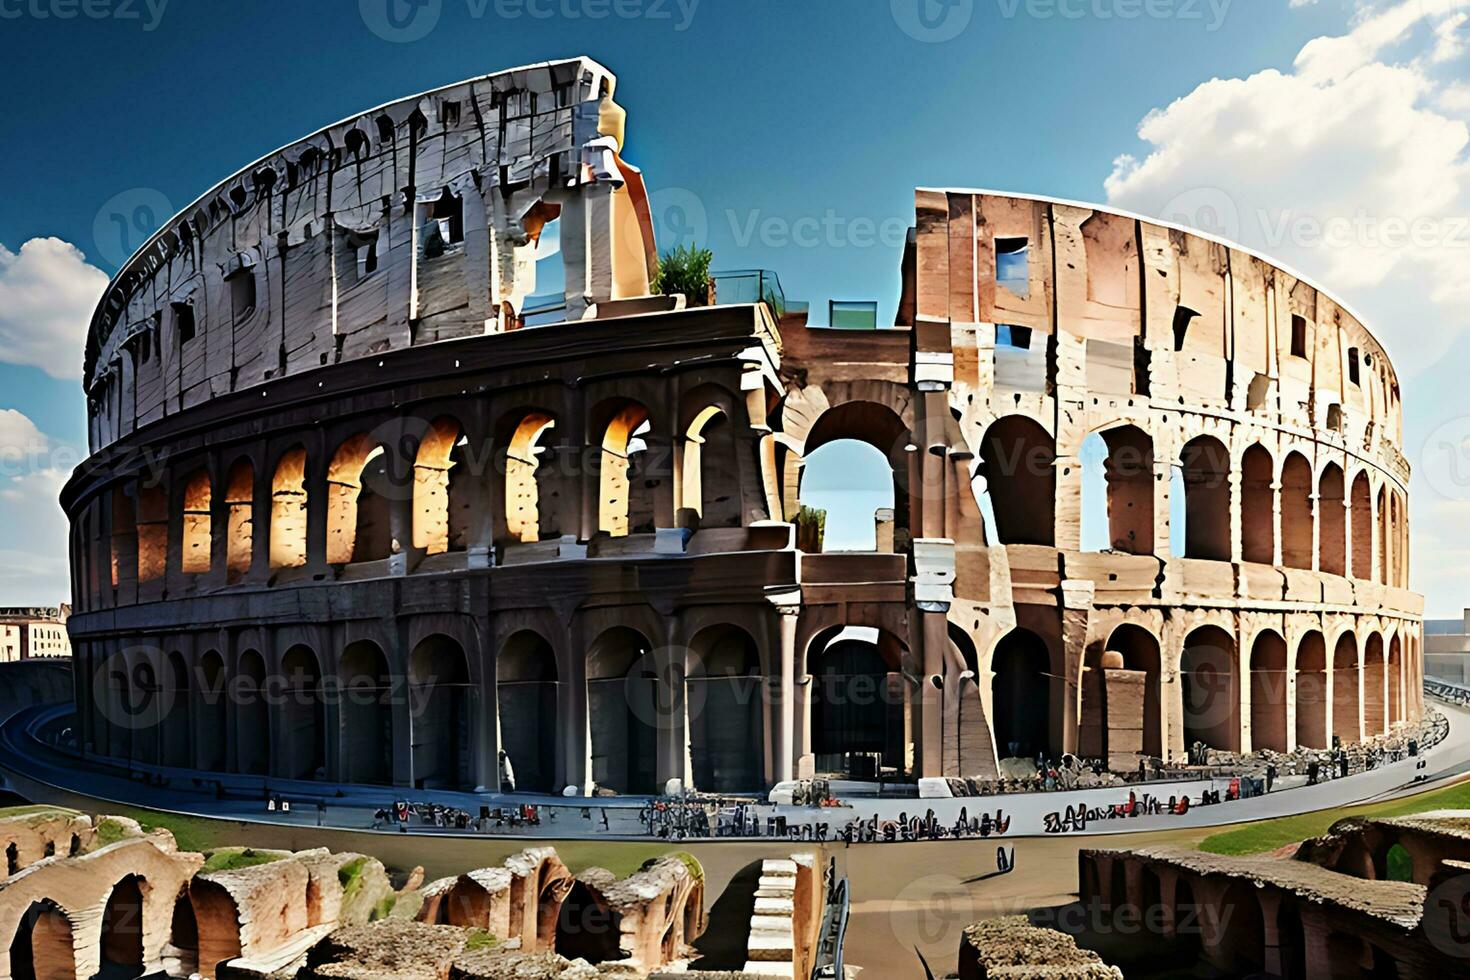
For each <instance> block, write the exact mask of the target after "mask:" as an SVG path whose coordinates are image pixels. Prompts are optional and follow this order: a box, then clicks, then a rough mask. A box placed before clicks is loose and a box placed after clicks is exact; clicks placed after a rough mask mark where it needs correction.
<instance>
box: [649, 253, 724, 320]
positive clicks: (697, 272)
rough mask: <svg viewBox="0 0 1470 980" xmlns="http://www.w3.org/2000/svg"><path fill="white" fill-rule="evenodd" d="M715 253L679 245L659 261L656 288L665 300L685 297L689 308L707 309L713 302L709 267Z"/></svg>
mask: <svg viewBox="0 0 1470 980" xmlns="http://www.w3.org/2000/svg"><path fill="white" fill-rule="evenodd" d="M713 260H714V253H713V252H711V251H710V250H709V249H707V248H696V247H695V246H693V245H680V246H678V247H677V248H675V249H673V250H672V251H668V252H665V253H664V254H663V256H662V257H661V258H660V259H659V260H658V279H657V281H655V282H654V284H653V288H654V290H655V291H656V292H659V293H662V294H664V295H665V296H673V295H674V294H675V293H683V294H684V299H685V302H686V303H687V304H688V305H690V306H706V305H708V303H709V299H710V278H709V266H710V262H711V261H713Z"/></svg>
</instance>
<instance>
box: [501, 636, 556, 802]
mask: <svg viewBox="0 0 1470 980" xmlns="http://www.w3.org/2000/svg"><path fill="white" fill-rule="evenodd" d="M495 688H496V700H497V704H498V708H499V718H500V751H502V752H504V753H505V754H506V758H507V759H508V760H509V762H510V765H511V769H512V771H513V772H514V775H515V788H516V790H517V791H518V792H532V793H551V792H555V790H556V752H557V747H558V745H559V744H560V742H559V740H558V739H557V724H556V700H557V690H558V684H557V671H556V653H555V651H553V650H552V648H551V644H550V643H548V642H547V641H546V640H545V639H544V638H543V637H542V636H540V635H539V634H537V633H533V632H531V631H530V630H522V631H521V632H519V633H516V634H515V635H514V636H512V637H511V638H510V639H508V640H506V641H505V646H503V647H501V648H500V656H499V657H498V658H497V660H496V667H495Z"/></svg>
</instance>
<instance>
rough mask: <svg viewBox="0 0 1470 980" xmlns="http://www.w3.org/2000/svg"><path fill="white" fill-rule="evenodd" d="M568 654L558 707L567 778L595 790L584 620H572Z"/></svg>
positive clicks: (584, 788) (569, 782)
mask: <svg viewBox="0 0 1470 980" xmlns="http://www.w3.org/2000/svg"><path fill="white" fill-rule="evenodd" d="M566 636H567V643H568V647H569V649H568V656H567V658H566V665H567V672H566V679H565V680H564V681H563V682H562V684H561V686H560V688H559V692H560V693H559V698H560V704H559V705H558V711H559V712H560V716H561V717H562V718H563V719H565V721H564V723H563V724H562V725H561V731H562V734H563V737H564V738H565V740H566V741H565V744H564V745H563V746H562V748H563V750H564V752H563V760H564V761H563V767H564V773H563V774H564V778H565V781H566V785H568V786H575V787H577V790H578V792H580V793H582V794H584V795H585V794H588V793H590V792H591V791H592V732H591V728H590V724H591V719H590V718H589V717H588V714H587V652H586V644H585V643H584V642H583V639H582V630H581V627H580V624H572V625H569V626H568V627H567V631H566Z"/></svg>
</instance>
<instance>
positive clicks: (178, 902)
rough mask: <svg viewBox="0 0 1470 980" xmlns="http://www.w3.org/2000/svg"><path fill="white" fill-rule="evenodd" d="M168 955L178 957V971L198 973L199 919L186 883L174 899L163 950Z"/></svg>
mask: <svg viewBox="0 0 1470 980" xmlns="http://www.w3.org/2000/svg"><path fill="white" fill-rule="evenodd" d="M168 955H172V956H175V957H178V960H179V972H180V973H185V974H195V973H199V921H198V919H197V918H196V917H195V915H194V903H193V902H192V901H191V900H190V899H189V888H188V886H187V885H185V886H184V888H183V889H182V890H181V891H180V892H179V894H178V897H177V898H175V899H174V910H173V915H172V916H171V918H170V921H169V928H168V947H167V948H166V950H165V956H168ZM201 975H202V974H201Z"/></svg>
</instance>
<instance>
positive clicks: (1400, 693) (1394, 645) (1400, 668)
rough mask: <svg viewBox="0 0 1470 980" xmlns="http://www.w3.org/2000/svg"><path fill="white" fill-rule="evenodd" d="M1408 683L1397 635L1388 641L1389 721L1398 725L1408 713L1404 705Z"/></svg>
mask: <svg viewBox="0 0 1470 980" xmlns="http://www.w3.org/2000/svg"><path fill="white" fill-rule="evenodd" d="M1405 690H1407V685H1406V684H1405V681H1404V658H1403V654H1402V651H1401V647H1400V644H1399V638H1398V637H1397V636H1395V637H1394V638H1393V639H1391V640H1389V642H1388V723H1389V724H1390V725H1397V724H1398V723H1399V722H1401V721H1403V720H1404V719H1405V718H1406V717H1407V715H1406V713H1405V710H1404V708H1405V706H1404V692H1405Z"/></svg>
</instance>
